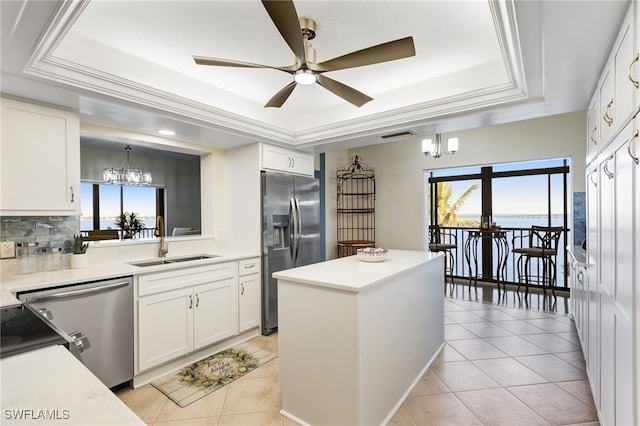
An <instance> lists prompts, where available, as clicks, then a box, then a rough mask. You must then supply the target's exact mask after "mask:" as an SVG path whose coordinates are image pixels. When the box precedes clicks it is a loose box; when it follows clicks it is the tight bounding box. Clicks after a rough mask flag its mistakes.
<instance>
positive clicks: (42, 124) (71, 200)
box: [0, 98, 80, 215]
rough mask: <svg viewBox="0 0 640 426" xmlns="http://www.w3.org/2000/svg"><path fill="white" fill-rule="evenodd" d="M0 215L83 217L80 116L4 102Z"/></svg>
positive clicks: (51, 109) (0, 165)
mask: <svg viewBox="0 0 640 426" xmlns="http://www.w3.org/2000/svg"><path fill="white" fill-rule="evenodd" d="M0 104H1V110H2V132H1V134H2V139H1V141H0V182H1V183H0V185H1V188H0V215H40V214H46V215H52V214H54V215H77V214H79V213H80V123H79V119H78V116H77V114H74V113H70V112H66V111H62V110H58V109H53V108H48V107H44V106H40V105H33V104H29V103H25V102H19V101H16V100H13V99H6V98H0Z"/></svg>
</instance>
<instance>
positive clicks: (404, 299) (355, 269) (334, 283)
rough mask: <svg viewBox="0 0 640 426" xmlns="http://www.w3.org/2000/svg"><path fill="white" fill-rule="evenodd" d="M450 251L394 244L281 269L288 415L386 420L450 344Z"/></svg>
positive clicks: (343, 421)
mask: <svg viewBox="0 0 640 426" xmlns="http://www.w3.org/2000/svg"><path fill="white" fill-rule="evenodd" d="M442 262H443V257H442V255H441V254H439V253H430V252H420V251H403V250H389V253H388V255H387V258H386V260H385V261H384V262H380V263H368V262H363V261H360V260H358V258H357V257H356V256H350V257H345V258H341V259H335V260H331V261H328V262H321V263H316V264H313V265H308V266H303V267H300V268H294V269H289V270H286V271H281V272H277V273H274V274H273V276H274V277H275V278H276V279H277V280H278V310H279V314H278V339H279V345H280V347H279V360H280V391H281V394H282V411H281V413H282V415H284V416H286V417H288V418H290V419H292V420H294V421H296V422H298V423H300V424H313V425H347V424H348V425H374V424H375V425H379V424H385V423H387V422H388V421H389V420H390V419H391V417H392V416H393V414H394V413H395V411H396V410H397V409H398V408H399V407H400V405H401V404H402V402H403V401H404V400H405V399H406V397H407V396H408V395H409V392H410V391H411V389H412V388H413V387H414V386H415V384H416V383H417V382H418V381H419V380H420V378H421V377H422V375H423V374H424V373H425V372H426V370H427V368H428V367H429V365H430V364H431V363H432V362H433V360H434V359H435V357H436V355H437V354H438V353H439V351H440V350H441V349H442V347H443V345H444V302H443V287H444V275H443V263H442Z"/></svg>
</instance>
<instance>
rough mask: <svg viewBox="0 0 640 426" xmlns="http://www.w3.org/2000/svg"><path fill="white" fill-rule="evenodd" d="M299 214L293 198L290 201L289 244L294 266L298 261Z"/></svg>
mask: <svg viewBox="0 0 640 426" xmlns="http://www.w3.org/2000/svg"><path fill="white" fill-rule="evenodd" d="M296 212H297V204H296V199H295V198H291V199H290V200H289V224H290V235H291V243H290V244H289V252H290V253H291V260H293V262H294V264H295V261H296V257H297V255H298V251H297V245H298V235H297V232H298V224H297V222H298V216H297V214H296Z"/></svg>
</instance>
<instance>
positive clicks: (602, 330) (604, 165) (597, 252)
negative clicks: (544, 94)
mask: <svg viewBox="0 0 640 426" xmlns="http://www.w3.org/2000/svg"><path fill="white" fill-rule="evenodd" d="M638 9H640V5H638V3H637V2H636V1H633V2H632V3H631V5H630V9H629V11H628V13H627V14H626V16H625V19H624V21H623V24H622V26H621V28H620V32H619V34H618V37H617V39H616V41H615V43H614V45H613V48H612V51H611V55H610V56H609V58H608V61H607V63H606V66H605V69H604V70H603V72H602V75H601V78H600V80H599V83H598V87H597V89H596V92H595V94H594V97H593V99H592V101H591V103H590V106H589V108H588V110H587V140H586V144H587V145H586V147H587V150H586V152H587V168H586V194H587V252H586V257H585V260H584V263H583V264H582V265H578V263H577V262H576V263H575V264H573V265H572V275H573V277H572V293H571V297H572V298H573V299H574V300H573V301H572V303H571V307H572V314H573V315H574V319H575V322H576V328H577V330H578V336H579V338H580V341H581V344H582V348H583V351H584V355H585V360H586V363H587V373H588V376H589V382H590V385H591V388H592V393H593V397H594V401H595V404H596V408H597V410H598V416H599V418H600V422H601V424H603V425H632V424H638V423H639V422H640V408H639V407H638V405H639V404H638V403H637V401H638V398H639V397H640V393H639V392H640V371H639V370H640V165H639V164H638V163H639V160H638V151H640V146H639V141H638V124H639V122H638V120H640V116H637V114H638V110H639V108H638V106H639V104H638V98H639V94H638V86H639V84H638V80H639V77H640V68H639V67H640V64H639V63H638V59H639V55H638V52H640V10H638Z"/></svg>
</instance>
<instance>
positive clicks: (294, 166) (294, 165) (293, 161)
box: [291, 157, 296, 169]
mask: <svg viewBox="0 0 640 426" xmlns="http://www.w3.org/2000/svg"><path fill="white" fill-rule="evenodd" d="M291 164H292V165H291V168H292V169H295V168H296V159H295V158H293V157H291Z"/></svg>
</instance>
